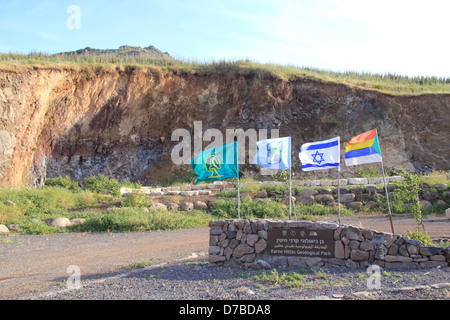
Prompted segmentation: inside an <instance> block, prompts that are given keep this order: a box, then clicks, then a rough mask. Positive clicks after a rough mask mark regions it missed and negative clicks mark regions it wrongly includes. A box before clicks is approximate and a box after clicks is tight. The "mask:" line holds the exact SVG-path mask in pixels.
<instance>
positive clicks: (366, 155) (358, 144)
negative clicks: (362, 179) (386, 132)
mask: <svg viewBox="0 0 450 320" xmlns="http://www.w3.org/2000/svg"><path fill="white" fill-rule="evenodd" d="M373 162H382V158H381V150H380V144H379V143H378V135H377V129H373V130H371V131H367V132H364V133H362V134H360V135H358V136H356V137H353V138H352V139H351V140H350V141H348V142H347V146H346V147H345V165H346V166H355V165H359V164H365V163H373Z"/></svg>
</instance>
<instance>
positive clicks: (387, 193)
mask: <svg viewBox="0 0 450 320" xmlns="http://www.w3.org/2000/svg"><path fill="white" fill-rule="evenodd" d="M381 171H382V173H383V182H384V190H385V191H386V200H387V204H388V209H389V221H390V222H391V230H392V233H395V232H394V225H393V223H392V213H391V204H390V202H389V192H388V189H387V184H386V177H385V176H384V166H383V157H381Z"/></svg>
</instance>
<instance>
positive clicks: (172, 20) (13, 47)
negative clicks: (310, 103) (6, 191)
mask: <svg viewBox="0 0 450 320" xmlns="http://www.w3.org/2000/svg"><path fill="white" fill-rule="evenodd" d="M71 5H75V6H77V7H78V8H79V10H80V15H79V18H80V20H79V21H80V24H79V28H75V29H69V28H68V26H67V21H68V20H69V19H71V18H72V17H73V13H74V12H73V11H71V12H68V11H67V9H68V8H69V7H70V6H71ZM449 12H450V1H448V0H429V1H423V0H422V1H416V0H409V1H404V0H377V1H366V0H304V1H303V0H297V1H294V0H257V1H256V0H239V1H237V0H222V1H218V0H147V1H144V0H98V1H95V0H91V1H87V0H70V1H67V0H62V1H61V0H58V1H57V0H32V1H25V0H0V35H1V36H0V51H1V52H22V53H28V52H30V51H40V52H45V53H57V52H62V51H71V50H77V49H81V48H85V47H92V48H100V49H116V48H118V47H119V46H121V45H125V44H126V45H131V46H141V47H146V46H149V45H154V46H155V47H157V48H158V49H160V50H162V51H167V52H169V53H170V54H171V55H172V56H174V57H175V58H180V59H192V60H200V61H212V60H220V59H226V60H236V59H246V58H249V59H251V60H253V61H259V62H271V63H278V64H282V65H286V64H292V65H297V66H303V67H314V68H319V69H326V70H334V71H347V70H350V71H364V72H375V73H387V72H391V73H396V74H404V75H410V76H415V75H425V76H432V75H434V76H438V77H450V63H449V59H448V56H449V51H450V50H449V49H450V42H449V41H448V38H449V29H450V28H449V25H448V14H449ZM71 21H74V20H71Z"/></svg>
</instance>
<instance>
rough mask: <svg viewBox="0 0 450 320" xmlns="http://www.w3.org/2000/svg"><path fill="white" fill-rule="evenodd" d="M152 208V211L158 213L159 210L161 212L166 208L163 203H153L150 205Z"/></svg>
mask: <svg viewBox="0 0 450 320" xmlns="http://www.w3.org/2000/svg"><path fill="white" fill-rule="evenodd" d="M152 207H153V209H155V210H158V211H159V210H161V211H164V210H167V207H166V205H165V204H164V203H159V202H157V203H154V204H153V205H152Z"/></svg>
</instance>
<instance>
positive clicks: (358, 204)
mask: <svg viewBox="0 0 450 320" xmlns="http://www.w3.org/2000/svg"><path fill="white" fill-rule="evenodd" d="M362 205H363V204H362V202H360V201H352V202H350V203H348V204H347V206H348V207H349V208H352V209H354V210H359V209H360V208H361V207H362Z"/></svg>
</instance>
